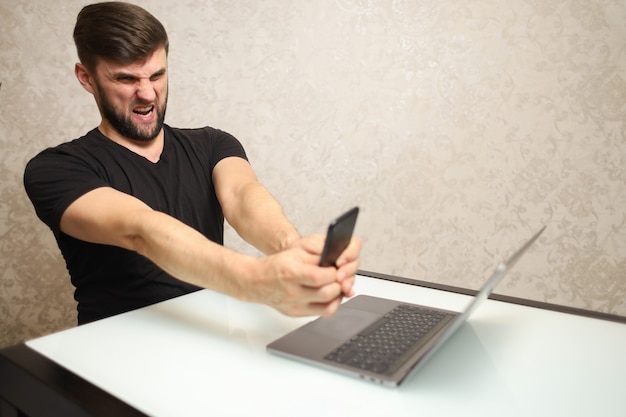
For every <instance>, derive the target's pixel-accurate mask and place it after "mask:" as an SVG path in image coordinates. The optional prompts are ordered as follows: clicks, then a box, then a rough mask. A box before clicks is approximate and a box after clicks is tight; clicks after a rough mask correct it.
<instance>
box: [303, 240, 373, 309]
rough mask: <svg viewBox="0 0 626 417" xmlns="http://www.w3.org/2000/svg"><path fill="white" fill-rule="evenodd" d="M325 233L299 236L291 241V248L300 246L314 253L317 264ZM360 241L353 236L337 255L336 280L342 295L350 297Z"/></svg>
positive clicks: (358, 262) (358, 261)
mask: <svg viewBox="0 0 626 417" xmlns="http://www.w3.org/2000/svg"><path fill="white" fill-rule="evenodd" d="M325 240H326V236H325V235H321V234H315V235H310V236H307V237H304V238H300V239H298V240H296V241H294V242H292V245H291V247H292V248H301V249H304V250H305V251H307V252H308V253H310V254H313V255H316V256H317V257H318V258H317V264H319V262H320V259H321V254H322V250H323V248H324V242H325ZM361 247H362V242H361V240H360V239H359V238H356V237H353V238H352V239H351V240H350V243H349V245H348V247H347V248H346V249H345V250H344V251H343V252H342V253H341V254H340V255H339V258H338V259H337V263H336V265H335V266H336V268H337V269H336V280H337V282H338V283H339V284H340V285H341V290H342V293H343V295H344V296H346V297H352V296H353V295H354V290H353V289H352V286H353V285H354V280H355V274H356V273H357V271H358V269H359V265H360V263H361V261H360V258H359V254H360V252H361Z"/></svg>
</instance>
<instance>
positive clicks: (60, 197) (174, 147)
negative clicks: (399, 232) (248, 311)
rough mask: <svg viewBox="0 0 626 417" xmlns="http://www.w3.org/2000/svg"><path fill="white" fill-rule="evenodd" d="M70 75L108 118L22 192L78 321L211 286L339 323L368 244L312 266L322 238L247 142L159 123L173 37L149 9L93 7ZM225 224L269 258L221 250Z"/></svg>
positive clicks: (77, 35) (81, 27)
mask: <svg viewBox="0 0 626 417" xmlns="http://www.w3.org/2000/svg"><path fill="white" fill-rule="evenodd" d="M74 41H75V43H76V48H77V52H78V56H79V59H80V62H79V63H77V64H76V66H75V74H76V77H77V78H78V81H79V82H80V84H81V85H82V86H83V88H84V89H85V90H87V91H88V92H89V93H91V94H92V95H93V96H94V99H95V101H96V104H97V106H98V109H99V111H100V114H101V117H102V121H101V123H100V125H99V126H98V127H97V128H96V129H94V130H92V131H90V132H89V133H87V134H86V135H85V136H83V137H81V138H79V139H76V140H74V141H72V142H68V143H64V144H61V145H59V146H57V147H55V148H50V149H46V150H45V151H43V152H42V153H40V154H39V155H37V156H36V157H35V158H33V159H32V160H31V161H30V162H29V164H28V165H27V167H26V171H25V174H24V184H25V187H26V190H27V193H28V195H29V198H30V199H31V201H32V202H33V205H34V207H35V210H36V212H37V214H38V216H39V218H40V219H41V220H42V221H44V222H45V223H46V224H47V225H48V226H49V227H50V228H51V229H52V231H53V233H54V235H55V237H56V240H57V243H58V245H59V247H60V249H61V251H62V253H63V256H64V258H65V261H66V264H67V267H68V271H69V273H70V276H71V279H72V282H73V284H74V285H75V287H76V291H75V298H76V299H77V300H78V321H79V324H82V323H87V322H90V321H94V320H98V319H101V318H104V317H108V316H111V315H114V314H118V313H121V312H125V311H129V310H132V309H135V308H139V307H143V306H145V305H149V304H152V303H156V302H159V301H162V300H166V299H169V298H172V297H175V296H178V295H182V294H186V293H189V292H192V291H195V290H197V289H199V288H209V289H212V290H215V291H219V292H222V293H224V294H227V295H230V296H233V297H236V298H238V299H241V300H244V301H249V302H257V303H264V304H267V305H269V306H272V307H274V308H276V309H277V310H279V311H281V312H283V313H285V314H287V315H293V316H303V315H331V314H333V313H334V312H335V311H336V310H337V308H338V307H339V304H340V302H341V299H342V297H344V296H348V297H349V296H352V295H353V289H352V285H353V283H354V275H355V273H356V271H357V269H358V264H359V258H358V255H359V251H360V245H361V244H360V241H359V240H358V239H353V240H352V241H351V243H350V245H349V247H348V248H347V249H346V250H345V251H344V253H343V254H342V255H341V256H340V258H339V260H338V261H337V265H336V268H333V267H329V268H322V267H319V266H317V265H318V263H319V260H320V253H321V251H322V246H323V240H324V237H323V236H321V235H315V236H309V237H301V236H300V235H299V234H298V232H297V231H296V229H295V228H294V226H293V225H292V224H291V223H290V222H289V221H288V220H287V219H286V217H285V215H284V214H283V210H282V208H281V206H280V205H279V204H278V203H277V202H276V200H274V198H273V197H272V196H271V195H270V193H269V192H268V191H267V190H266V189H265V188H264V187H263V186H262V185H261V184H260V183H259V182H258V181H257V178H256V176H255V174H254V172H253V170H252V168H251V167H250V165H249V163H248V162H247V159H246V154H245V152H244V150H243V148H242V146H241V144H240V143H239V142H238V141H237V140H236V139H235V138H234V137H232V136H231V135H229V134H227V133H225V132H222V131H219V130H216V129H213V128H210V127H206V128H203V129H176V128H172V127H170V126H168V125H166V124H164V118H165V111H166V106H167V93H168V83H167V80H168V67H167V54H168V47H169V41H168V37H167V33H166V32H165V29H164V28H163V26H162V25H161V23H160V22H159V21H158V20H157V19H156V18H155V17H154V16H152V15H151V14H150V13H148V12H147V11H145V10H144V9H142V8H140V7H137V6H134V5H130V4H127V3H121V2H107V3H98V4H93V5H89V6H86V7H85V8H84V9H83V10H82V11H81V12H80V13H79V15H78V18H77V21H76V26H75V28H74ZM224 219H226V220H228V222H229V223H230V224H231V225H232V226H233V228H234V229H235V230H236V231H237V232H238V233H239V235H240V236H242V237H243V238H244V239H245V240H246V241H247V242H249V243H250V244H252V245H254V246H255V247H257V248H258V249H259V250H261V251H262V252H263V253H265V254H266V255H267V256H265V257H262V258H255V257H251V256H247V255H244V254H240V253H237V252H235V251H232V250H229V249H227V248H225V247H223V246H222V244H223V227H224V224H223V223H224Z"/></svg>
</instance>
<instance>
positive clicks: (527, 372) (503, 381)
mask: <svg viewBox="0 0 626 417" xmlns="http://www.w3.org/2000/svg"><path fill="white" fill-rule="evenodd" d="M356 291H357V293H362V294H371V295H376V296H382V297H389V298H396V299H400V300H404V301H409V302H413V303H418V304H425V305H431V306H435V307H441V308H446V309H451V310H461V309H462V308H463V306H464V305H465V304H466V303H467V302H468V300H469V297H468V296H466V295H462V294H456V293H451V292H447V291H442V290H436V289H429V288H424V287H420V286H415V285H407V284H402V283H398V282H390V281H386V280H380V279H375V278H370V277H364V276H359V277H358V278H357V284H356ZM309 320H311V318H307V319H293V318H288V317H285V316H283V315H281V314H280V313H278V312H276V311H274V310H272V309H271V308H269V307H265V306H262V305H255V304H248V303H242V302H240V301H237V300H234V299H232V298H229V297H226V296H223V295H221V294H217V293H214V292H211V291H206V290H203V291H200V292H197V293H194V294H190V295H186V296H183V297H180V298H177V299H173V300H169V301H166V302H163V303H160V304H156V305H154V306H150V307H147V308H144V309H140V310H136V311H133V312H130V313H126V314H122V315H119V316H116V317H112V318H108V319H105V320H101V321H98V322H94V323H91V324H88V325H84V326H80V327H77V328H73V329H70V330H67V331H63V332H60V333H56V334H53V335H50V336H45V337H42V338H39V339H35V340H32V341H29V342H27V343H26V348H28V349H30V350H32V351H34V352H35V353H36V354H38V355H41V356H42V357H43V358H45V359H46V360H49V361H52V362H53V363H54V364H57V365H60V366H61V367H62V368H64V369H65V370H67V371H69V373H70V374H72V375H74V376H76V377H77V380H78V381H82V380H84V381H86V383H91V384H93V385H95V386H96V387H98V388H100V389H102V390H104V391H106V392H108V393H110V394H112V397H113V398H115V399H116V400H119V401H121V402H123V403H125V404H128V405H130V406H131V407H132V408H134V409H136V410H138V411H139V413H138V414H139V415H140V414H141V413H143V414H146V415H150V416H172V417H180V416H187V417H191V416H208V415H212V416H213V415H218V416H272V417H277V416H309V415H310V416H344V415H358V416H369V415H371V416H383V415H385V416H394V417H399V416H411V417H415V416H417V415H425V416H445V417H450V416H464V417H467V416H481V417H483V416H490V415H498V416H501V415H506V416H551V417H554V416H567V417H575V416H581V417H590V416H603V417H607V416H621V417H623V416H626V325H625V324H623V323H618V322H613V321H606V320H600V319H594V318H589V317H581V316H578V315H573V314H566V313H559V312H555V311H547V310H544V309H539V308H532V307H527V306H521V305H515V304H511V303H506V302H500V301H494V300H487V301H486V302H485V303H484V304H482V305H481V306H480V308H479V309H478V310H477V311H476V312H475V313H474V315H473V316H472V317H471V318H470V320H469V322H468V323H466V324H465V325H464V326H463V328H462V329H461V330H460V331H459V333H457V334H456V335H455V336H454V337H453V338H452V339H451V340H450V341H449V342H448V344H447V345H446V346H445V347H444V348H443V350H441V351H440V352H438V353H437V355H435V356H434V357H433V358H432V359H431V361H430V362H429V363H428V364H427V365H426V366H425V367H424V368H422V369H421V370H420V371H419V373H418V374H416V375H415V376H414V377H413V378H412V379H411V380H409V381H407V382H406V383H405V384H404V385H402V386H401V387H400V388H388V387H384V386H381V385H376V384H374V383H371V382H367V381H362V380H359V379H356V378H351V377H348V376H344V375H340V374H335V373H333V372H330V371H327V370H324V369H320V368H316V367H314V366H310V365H306V364H302V363H299V362H296V361H293V360H290V359H286V358H283V357H279V356H275V355H272V354H270V353H268V352H267V351H266V348H265V347H266V345H267V344H268V343H269V342H270V341H272V340H274V339H276V338H278V337H279V336H282V335H283V334H285V333H287V332H288V331H290V330H292V329H294V328H296V327H297V326H299V325H301V324H303V323H305V322H307V321H309ZM55 366H56V365H55ZM72 384H76V382H72ZM0 397H2V392H0ZM94 401H96V400H94ZM92 413H95V412H93V411H92ZM5 414H7V413H5ZM7 415H8V414H7ZM85 415H90V414H85ZM94 415H95V414H94ZM102 415H106V413H104V414H102ZM129 415H130V414H129ZM3 417H4V416H3Z"/></svg>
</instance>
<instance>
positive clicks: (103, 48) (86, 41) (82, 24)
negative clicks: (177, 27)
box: [74, 1, 169, 71]
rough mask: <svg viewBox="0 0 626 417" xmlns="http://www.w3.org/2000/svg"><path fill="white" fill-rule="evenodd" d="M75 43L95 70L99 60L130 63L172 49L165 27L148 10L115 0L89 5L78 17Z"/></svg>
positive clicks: (78, 50) (85, 62) (87, 64)
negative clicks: (160, 49)
mask: <svg viewBox="0 0 626 417" xmlns="http://www.w3.org/2000/svg"><path fill="white" fill-rule="evenodd" d="M74 43H75V44H76V50H77V52H78V58H79V59H80V62H81V63H82V64H83V65H85V66H86V67H87V69H88V70H90V71H93V70H95V68H96V65H97V63H98V60H99V59H104V60H107V61H112V62H115V63H120V64H130V63H133V62H136V61H138V60H141V59H144V58H147V57H148V56H149V55H150V54H152V53H153V52H154V51H156V50H157V49H158V48H160V47H164V48H165V52H166V53H167V51H168V49H169V40H168V38H167V32H166V31H165V28H164V27H163V25H162V24H161V22H159V21H158V20H157V18H155V17H154V16H153V15H151V14H150V13H149V12H148V11H146V10H144V9H143V8H141V7H139V6H135V5H133V4H129V3H124V2H118V1H112V2H104V3H95V4H91V5H89V6H85V7H84V8H83V9H82V10H81V11H80V13H78V17H77V18H76V26H75V27H74Z"/></svg>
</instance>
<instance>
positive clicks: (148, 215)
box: [130, 211, 262, 299]
mask: <svg viewBox="0 0 626 417" xmlns="http://www.w3.org/2000/svg"><path fill="white" fill-rule="evenodd" d="M130 240H131V241H132V243H130V246H131V247H130V249H132V250H135V251H136V252H138V253H140V254H141V255H143V256H145V257H147V258H148V259H150V260H151V261H152V262H154V263H155V264H156V265H157V266H159V267H160V268H161V269H163V270H164V271H166V272H167V273H169V274H170V275H172V276H174V277H176V278H178V279H180V280H182V281H185V282H188V283H190V284H194V285H197V286H200V287H203V288H209V289H212V290H215V291H219V292H221V293H224V294H227V295H230V296H233V297H235V298H239V299H245V298H247V296H246V291H247V290H246V288H247V287H248V286H249V282H248V281H249V280H250V279H252V277H254V276H255V275H256V274H259V272H260V271H259V268H260V267H261V266H262V265H261V262H260V260H259V259H256V258H253V257H250V256H247V255H244V254H241V253H238V252H235V251H233V250H230V249H228V248H225V247H223V246H221V245H219V244H217V243H214V242H212V241H210V240H209V239H207V238H206V237H204V236H203V235H202V234H200V233H199V232H197V231H196V230H195V229H192V228H190V227H188V226H187V225H185V224H183V223H181V222H179V221H178V220H176V219H174V218H172V217H170V216H168V215H166V214H164V213H160V212H157V211H148V212H145V213H142V214H141V215H140V218H138V219H137V222H136V228H135V233H133V234H132V238H131V239H130Z"/></svg>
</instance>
